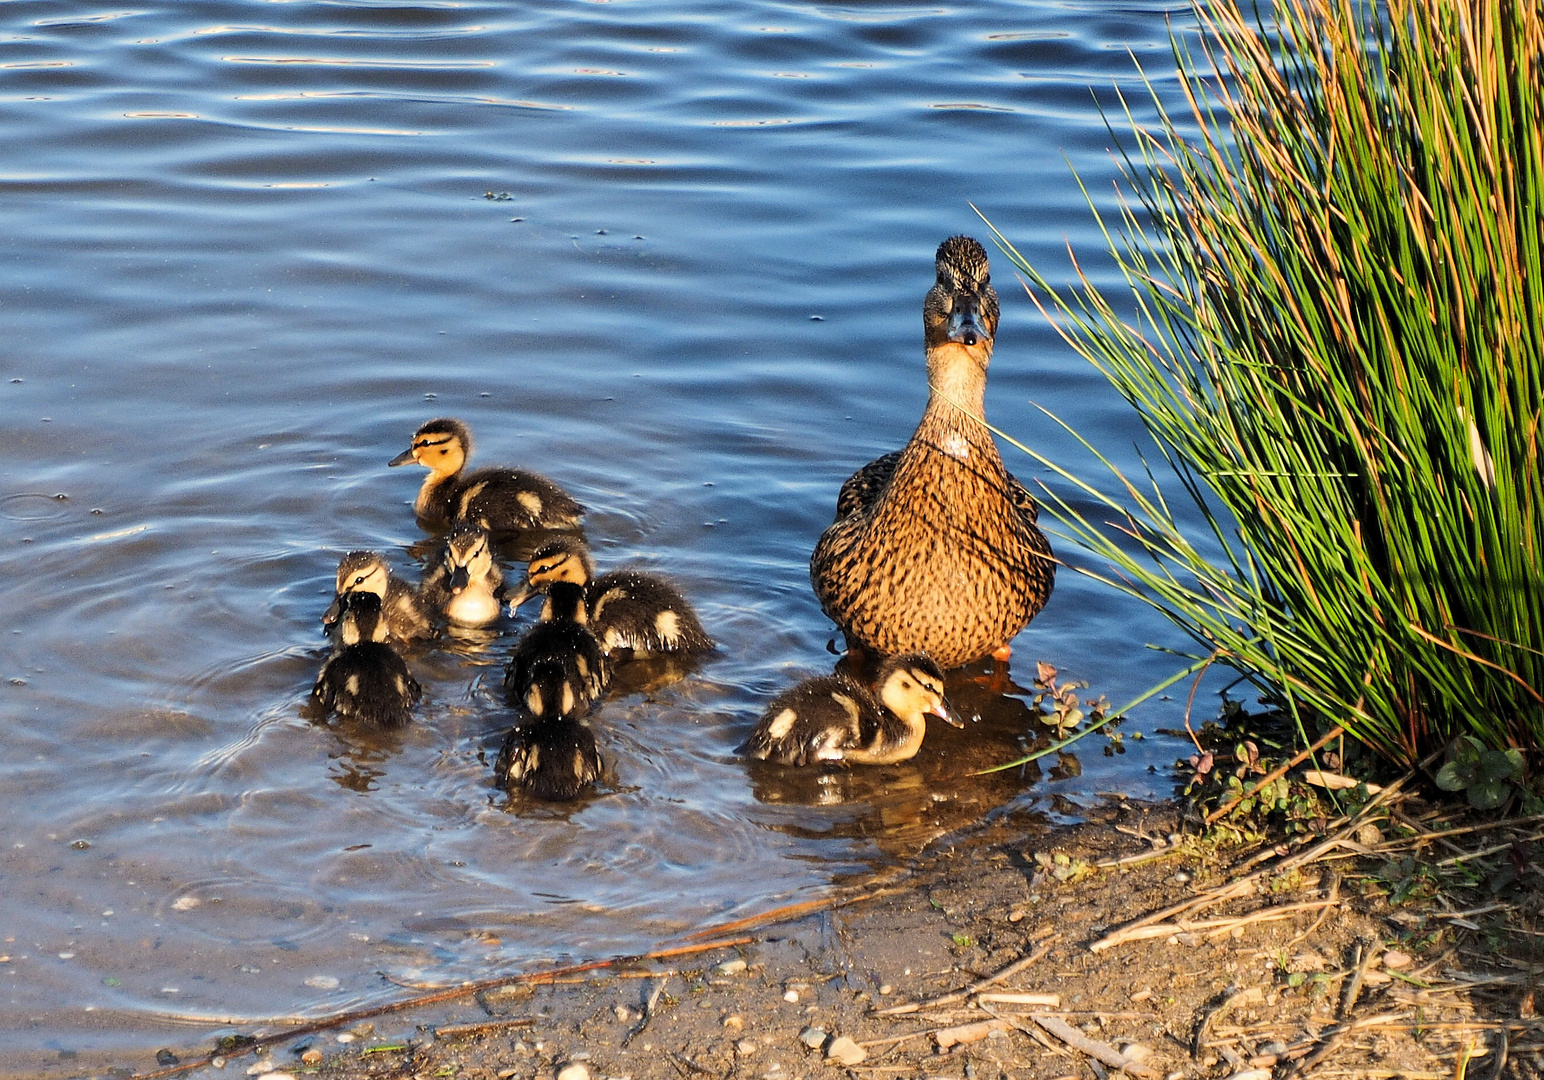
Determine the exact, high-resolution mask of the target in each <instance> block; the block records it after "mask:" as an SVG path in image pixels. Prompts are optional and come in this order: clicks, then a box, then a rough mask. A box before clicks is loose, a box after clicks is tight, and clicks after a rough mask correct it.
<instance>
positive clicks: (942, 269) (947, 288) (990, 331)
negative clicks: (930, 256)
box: [922, 236, 998, 369]
mask: <svg viewBox="0 0 1544 1080" xmlns="http://www.w3.org/2000/svg"><path fill="white" fill-rule="evenodd" d="M934 265H935V267H936V268H937V271H938V280H937V282H935V283H934V285H933V287H932V289H930V290H929V291H928V294H927V300H926V301H924V302H923V305H922V326H923V334H924V338H925V340H926V342H927V351H928V357H929V360H930V361H931V360H933V358H934V357H935V356H937V357H939V358H951V357H954V356H958V355H963V356H966V357H969V358H970V359H971V360H973V361H974V362H975V363H976V364H978V365H979V366H980V367H981V368H983V369H985V368H986V366H987V364H988V363H989V362H990V361H991V359H992V341H993V339H994V338H995V337H996V336H997V315H998V306H997V292H996V290H994V289H993V288H992V274H991V269H990V267H989V266H988V265H987V258H986V249H985V248H983V247H982V246H981V245H980V244H979V243H977V242H976V241H975V240H973V239H972V238H970V237H969V236H951V237H949V239H947V240H945V241H944V242H943V243H942V244H939V245H938V254H937V256H936V257H935V259H934Z"/></svg>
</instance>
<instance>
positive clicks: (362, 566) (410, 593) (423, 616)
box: [322, 551, 434, 641]
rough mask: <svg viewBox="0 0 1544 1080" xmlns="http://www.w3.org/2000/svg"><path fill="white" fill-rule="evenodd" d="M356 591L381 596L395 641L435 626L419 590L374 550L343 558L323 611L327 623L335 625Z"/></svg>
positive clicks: (420, 634) (409, 638)
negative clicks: (331, 594)
mask: <svg viewBox="0 0 1544 1080" xmlns="http://www.w3.org/2000/svg"><path fill="white" fill-rule="evenodd" d="M353 593H373V594H374V595H376V596H378V597H380V600H381V610H382V613H383V614H384V615H385V619H386V623H385V625H386V630H387V637H389V638H390V639H391V640H393V641H412V640H414V639H416V638H422V637H428V636H429V634H430V633H431V632H432V631H433V629H434V625H433V623H432V622H430V619H429V616H428V614H427V613H426V612H425V611H424V608H423V604H421V603H420V602H419V599H418V590H417V589H414V588H413V586H411V585H409V584H408V583H407V582H405V581H403V580H402V579H401V578H399V577H397V576H396V575H395V574H393V573H392V572H391V570H390V569H389V568H388V567H387V566H386V560H385V559H384V558H382V557H381V556H380V555H379V554H377V553H376V552H374V551H351V552H349V553H348V554H347V555H345V556H343V558H342V559H341V560H339V562H338V579H337V591H336V592H335V593H334V594H333V598H332V604H331V605H330V606H329V607H328V608H327V611H326V612H325V613H324V614H323V615H322V625H323V626H324V627H326V628H328V629H329V630H331V629H332V628H333V626H334V624H335V623H337V621H338V617H339V615H340V614H342V611H343V602H344V600H345V599H346V598H347V597H348V596H349V595H350V594H353Z"/></svg>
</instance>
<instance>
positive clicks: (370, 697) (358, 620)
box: [311, 592, 423, 728]
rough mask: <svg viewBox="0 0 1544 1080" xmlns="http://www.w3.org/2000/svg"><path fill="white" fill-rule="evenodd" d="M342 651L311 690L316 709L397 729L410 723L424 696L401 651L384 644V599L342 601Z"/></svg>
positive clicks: (355, 595)
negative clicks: (415, 708)
mask: <svg viewBox="0 0 1544 1080" xmlns="http://www.w3.org/2000/svg"><path fill="white" fill-rule="evenodd" d="M341 601H342V602H341V604H340V605H339V616H338V636H339V639H340V642H341V647H340V648H339V649H338V651H337V652H335V653H333V655H332V656H331V657H330V658H328V660H327V662H326V663H325V664H323V665H322V671H321V674H319V675H318V676H317V677H316V685H315V686H314V687H312V689H311V700H312V703H313V706H314V711H315V712H317V713H318V714H319V715H321V716H326V715H327V714H328V713H331V712H336V713H337V714H338V715H339V716H340V717H342V718H343V719H345V720H356V721H359V722H360V723H365V724H373V725H375V726H377V727H383V728H394V727H401V726H402V725H403V724H406V723H407V722H408V721H409V720H410V719H412V715H413V706H414V705H416V704H418V699H419V698H420V697H421V696H422V695H423V690H422V688H421V687H420V686H419V685H418V680H416V679H414V678H413V675H412V672H410V671H408V669H407V664H406V663H404V662H403V660H402V657H400V656H398V655H397V651H396V650H395V649H393V648H392V647H391V646H390V645H388V644H386V637H387V630H386V618H385V616H384V614H383V612H382V611H381V598H380V597H379V596H377V595H376V594H375V593H373V592H350V593H345V594H344V595H343V596H342V597H341Z"/></svg>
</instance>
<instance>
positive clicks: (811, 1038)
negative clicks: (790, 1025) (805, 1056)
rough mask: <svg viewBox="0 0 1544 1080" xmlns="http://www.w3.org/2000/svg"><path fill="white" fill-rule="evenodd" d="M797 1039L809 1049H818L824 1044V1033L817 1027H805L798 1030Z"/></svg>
mask: <svg viewBox="0 0 1544 1080" xmlns="http://www.w3.org/2000/svg"><path fill="white" fill-rule="evenodd" d="M799 1041H800V1042H801V1043H803V1044H804V1045H805V1046H807V1047H809V1048H810V1049H811V1050H819V1049H820V1048H821V1047H822V1046H824V1045H826V1033H825V1032H824V1031H822V1030H820V1028H818V1027H807V1028H805V1029H804V1030H803V1031H801V1032H799Z"/></svg>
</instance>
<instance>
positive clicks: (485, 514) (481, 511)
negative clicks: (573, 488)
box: [450, 468, 584, 532]
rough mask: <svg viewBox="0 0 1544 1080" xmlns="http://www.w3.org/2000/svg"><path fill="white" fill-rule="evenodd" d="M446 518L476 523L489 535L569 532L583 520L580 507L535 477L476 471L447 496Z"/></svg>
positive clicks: (503, 470) (519, 471) (502, 470)
mask: <svg viewBox="0 0 1544 1080" xmlns="http://www.w3.org/2000/svg"><path fill="white" fill-rule="evenodd" d="M450 517H451V519H452V520H455V521H470V522H476V523H477V524H479V525H481V526H482V527H483V528H485V529H487V530H488V531H490V532H515V531H519V530H524V529H538V528H540V529H571V528H575V527H576V526H578V524H579V522H580V520H581V519H582V518H583V517H584V507H583V506H581V505H580V504H579V503H578V502H577V501H576V500H575V499H574V498H573V497H572V496H571V495H569V494H568V493H567V492H566V491H564V490H563V489H562V488H560V487H558V485H557V484H555V483H553V482H552V481H551V480H548V479H547V478H546V477H545V476H541V475H539V474H537V473H533V472H527V471H526V470H524V469H507V468H497V469H478V470H477V471H476V472H474V473H472V474H470V475H469V476H465V477H463V478H462V480H461V482H460V483H459V485H458V486H457V488H456V491H455V493H454V494H453V495H452V496H451V498H450Z"/></svg>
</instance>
